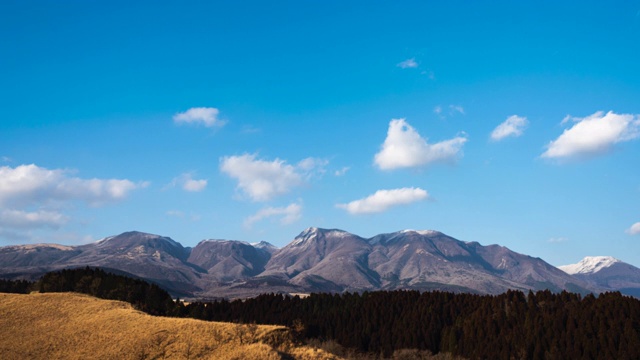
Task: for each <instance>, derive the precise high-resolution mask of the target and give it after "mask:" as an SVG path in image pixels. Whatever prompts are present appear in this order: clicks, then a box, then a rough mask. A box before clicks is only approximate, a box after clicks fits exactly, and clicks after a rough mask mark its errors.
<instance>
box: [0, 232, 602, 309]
mask: <svg viewBox="0 0 640 360" xmlns="http://www.w3.org/2000/svg"><path fill="white" fill-rule="evenodd" d="M78 266H96V267H102V268H107V269H112V270H116V271H120V272H124V273H127V274H130V275H133V276H137V277H140V278H144V279H148V280H150V281H154V282H156V283H158V284H160V285H162V286H164V287H165V288H167V289H168V290H169V291H170V292H172V293H173V294H176V295H180V296H188V297H205V298H215V297H247V296H255V295H257V294H260V293H265V292H286V293H308V292H320V291H324V292H327V291H328V292H342V291H365V290H379V289H388V290H391V289H418V290H436V289H437V290H447V291H457V292H474V293H488V294H498V293H502V292H504V291H506V290H508V289H519V290H525V291H526V290H529V289H531V290H542V289H550V290H552V291H561V290H569V291H574V292H583V293H584V292H589V291H598V288H597V286H599V283H596V282H589V281H586V280H583V279H581V278H578V277H574V276H572V275H569V274H567V273H565V272H563V271H561V270H559V269H557V268H555V267H553V266H551V265H549V264H548V263H546V262H544V261H543V260H541V259H539V258H532V257H530V256H526V255H522V254H518V253H516V252H513V251H511V250H509V249H507V248H505V247H501V246H498V245H489V246H483V245H480V244H479V243H477V242H464V241H459V240H456V239H454V238H452V237H450V236H447V235H445V234H443V233H440V232H437V231H431V230H425V231H414V230H404V231H398V232H394V233H389V234H380V235H377V236H374V237H372V238H370V239H365V238H362V237H360V236H357V235H354V234H351V233H348V232H346V231H343V230H337V229H318V228H308V229H306V230H305V231H303V232H302V233H300V235H298V236H297V237H296V238H295V239H293V241H291V243H289V244H288V245H286V246H285V247H283V248H281V249H277V248H275V247H274V246H273V245H271V244H269V243H265V242H262V243H257V244H249V243H247V242H244V241H232V240H204V241H202V242H200V243H199V244H198V245H197V246H196V247H194V248H193V249H191V248H185V247H183V246H182V245H180V244H179V243H178V242H176V241H174V240H172V239H170V238H167V237H162V236H159V235H151V234H145V233H140V232H127V233H123V234H120V235H118V236H113V237H109V238H106V239H104V240H101V241H98V242H96V243H92V244H87V245H82V246H76V247H71V246H62V245H52V244H44V245H22V246H7V247H2V248H0V277H5V278H31V279H33V278H36V277H37V276H39V275H41V274H43V273H45V272H47V271H51V270H57V269H61V268H65V267H78Z"/></svg>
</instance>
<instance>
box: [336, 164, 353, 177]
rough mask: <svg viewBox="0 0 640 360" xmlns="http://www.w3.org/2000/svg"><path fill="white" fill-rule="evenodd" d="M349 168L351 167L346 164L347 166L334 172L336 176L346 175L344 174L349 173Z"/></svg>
mask: <svg viewBox="0 0 640 360" xmlns="http://www.w3.org/2000/svg"><path fill="white" fill-rule="evenodd" d="M349 169H350V168H349V167H348V166H345V167H343V168H342V169H340V170H336V171H335V172H334V175H335V176H344V174H346V173H347V171H349Z"/></svg>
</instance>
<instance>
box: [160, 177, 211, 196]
mask: <svg viewBox="0 0 640 360" xmlns="http://www.w3.org/2000/svg"><path fill="white" fill-rule="evenodd" d="M174 186H180V187H182V189H183V190H185V191H189V192H199V191H202V190H204V189H205V188H206V187H207V180H206V179H200V180H197V179H193V175H192V174H191V173H184V174H181V175H180V176H178V177H176V178H174V179H173V180H171V182H170V183H169V184H168V185H167V186H166V187H174ZM166 187H165V188H166Z"/></svg>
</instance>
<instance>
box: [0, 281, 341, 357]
mask: <svg viewBox="0 0 640 360" xmlns="http://www.w3.org/2000/svg"><path fill="white" fill-rule="evenodd" d="M291 358H293V359H304V360H307V359H309V360H312V359H318V360H320V359H336V357H335V356H334V355H332V354H329V353H327V352H324V351H322V350H321V349H314V348H310V347H305V346H296V345H294V344H293V342H292V341H291V336H290V332H289V330H288V329H287V328H285V327H282V326H266V325H240V324H232V323H219V322H206V321H200V320H193V319H177V318H164V317H154V316H150V315H147V314H144V313H142V312H140V311H137V310H134V309H133V308H132V307H131V305H130V304H128V303H125V302H121V301H110V300H101V299H96V298H93V297H90V296H87V295H81V294H75V293H47V294H39V293H32V294H29V295H21V294H0V359H5V360H11V359H291Z"/></svg>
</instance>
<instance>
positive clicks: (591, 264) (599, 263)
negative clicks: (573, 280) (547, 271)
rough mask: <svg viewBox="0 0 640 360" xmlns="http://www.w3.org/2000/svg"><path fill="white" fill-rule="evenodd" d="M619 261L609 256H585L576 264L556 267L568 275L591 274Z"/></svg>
mask: <svg viewBox="0 0 640 360" xmlns="http://www.w3.org/2000/svg"><path fill="white" fill-rule="evenodd" d="M619 262H621V261H620V260H618V259H616V258H614V257H611V256H587V257H585V258H584V259H582V260H581V261H580V262H579V263H577V264H571V265H563V266H558V268H559V269H560V270H562V271H564V272H566V273H567V274H569V275H574V274H593V273H597V272H598V271H600V270H602V269H606V268H608V267H610V266H612V265H613V264H615V263H619Z"/></svg>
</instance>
